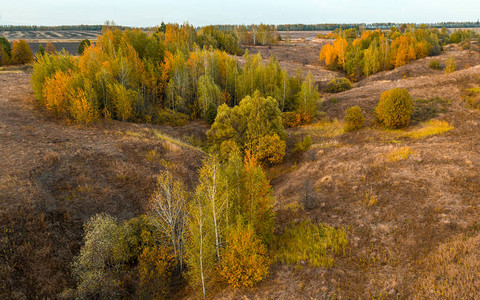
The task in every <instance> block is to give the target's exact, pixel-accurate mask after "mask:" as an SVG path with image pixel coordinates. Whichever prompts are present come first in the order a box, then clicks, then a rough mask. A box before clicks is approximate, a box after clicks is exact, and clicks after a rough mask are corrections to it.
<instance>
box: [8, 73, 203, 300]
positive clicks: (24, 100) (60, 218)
mask: <svg viewBox="0 0 480 300" xmlns="http://www.w3.org/2000/svg"><path fill="white" fill-rule="evenodd" d="M31 98H32V92H31V87H30V82H29V74H27V73H23V72H20V73H18V72H3V73H1V72H0V157H1V159H0V170H1V172H0V282H1V284H0V298H2V299H12V298H20V299H23V298H28V299H34V298H46V297H48V298H55V296H56V295H58V293H60V292H62V290H63V289H65V288H66V287H73V280H72V277H71V274H70V264H71V262H72V259H73V257H74V256H75V255H77V254H78V251H79V247H80V245H81V242H82V234H83V229H82V226H83V223H84V222H85V221H86V220H88V219H89V218H90V217H91V216H92V215H94V214H96V213H100V212H107V213H109V214H111V215H114V216H117V217H118V218H119V219H122V220H123V219H127V218H131V217H133V216H135V215H138V214H140V213H143V212H145V204H146V201H147V200H148V198H149V196H150V193H151V192H152V190H153V188H154V184H155V176H156V174H158V173H159V172H160V171H162V170H164V169H165V168H171V169H172V170H173V172H174V174H175V175H176V176H177V177H178V178H181V179H182V180H184V181H185V182H186V184H187V185H188V186H189V187H190V188H191V187H192V186H193V185H194V184H195V182H196V177H197V175H196V171H197V169H198V167H199V166H200V165H201V160H202V158H203V156H204V155H203V153H202V152H201V151H199V150H196V149H195V148H193V147H187V146H185V145H184V144H183V143H181V142H179V141H177V140H175V139H171V138H169V137H168V136H166V137H164V136H162V133H170V134H175V135H176V138H177V139H181V138H184V137H187V136H190V135H195V136H200V135H203V134H204V132H205V125H203V123H202V124H200V123H193V124H189V125H187V126H184V127H182V128H176V129H172V128H169V127H161V126H147V125H141V124H138V125H137V124H127V123H121V122H114V121H112V122H102V123H99V124H96V125H94V126H92V127H88V128H85V127H77V126H74V125H68V124H63V123H62V121H59V120H51V119H49V118H48V117H46V114H44V113H39V112H38V111H35V108H34V106H33V104H31V102H30V100H31Z"/></svg>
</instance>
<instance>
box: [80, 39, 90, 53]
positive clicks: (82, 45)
mask: <svg viewBox="0 0 480 300" xmlns="http://www.w3.org/2000/svg"><path fill="white" fill-rule="evenodd" d="M90 44H91V43H90V40H88V39H84V40H82V41H81V42H80V44H78V49H77V53H78V54H79V55H82V54H83V52H85V48H87V47H88V46H90Z"/></svg>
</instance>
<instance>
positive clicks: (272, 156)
mask: <svg viewBox="0 0 480 300" xmlns="http://www.w3.org/2000/svg"><path fill="white" fill-rule="evenodd" d="M207 136H208V140H209V142H210V144H211V146H212V150H213V151H214V152H217V153H219V154H220V157H221V159H222V160H225V159H227V158H228V156H229V155H230V152H231V151H234V150H238V149H241V150H243V151H245V150H249V151H251V152H252V153H253V154H254V155H255V156H256V157H257V158H258V159H259V160H260V161H262V162H269V163H276V162H279V161H281V159H283V156H284V155H285V148H286V144H285V138H286V134H285V130H284V128H283V124H282V117H281V112H280V109H279V108H278V103H277V101H276V100H275V99H273V98H272V97H267V98H264V97H261V96H260V93H259V92H255V93H254V95H253V96H252V97H250V96H247V97H245V98H244V99H243V100H242V101H241V102H240V104H239V105H238V106H235V107H234V108H229V107H228V106H227V105H221V106H220V107H219V109H218V112H217V117H216V119H215V122H214V123H213V125H212V127H211V129H210V130H209V131H208V132H207ZM266 138H267V139H269V141H271V142H275V145H268V147H267V145H264V143H263V142H264V139H266Z"/></svg>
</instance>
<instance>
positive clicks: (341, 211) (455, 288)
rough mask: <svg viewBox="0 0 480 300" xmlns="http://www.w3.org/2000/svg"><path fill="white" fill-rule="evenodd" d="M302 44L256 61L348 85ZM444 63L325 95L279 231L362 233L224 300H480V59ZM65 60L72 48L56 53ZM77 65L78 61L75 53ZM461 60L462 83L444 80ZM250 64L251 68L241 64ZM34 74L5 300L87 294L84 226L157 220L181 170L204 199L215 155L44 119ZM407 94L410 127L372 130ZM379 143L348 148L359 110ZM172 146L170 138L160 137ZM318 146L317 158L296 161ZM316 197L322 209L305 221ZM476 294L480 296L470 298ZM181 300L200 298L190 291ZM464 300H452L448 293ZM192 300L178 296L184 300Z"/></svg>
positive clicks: (14, 145) (12, 200) (20, 133)
mask: <svg viewBox="0 0 480 300" xmlns="http://www.w3.org/2000/svg"><path fill="white" fill-rule="evenodd" d="M306 37H309V36H308V35H306V36H304V37H303V38H302V40H298V41H297V42H295V43H293V44H288V45H285V44H282V45H278V46H272V47H248V50H249V52H250V53H256V52H261V53H262V56H263V58H264V59H268V56H269V55H270V54H275V55H276V56H277V58H278V59H279V61H280V64H281V66H282V67H284V68H286V69H287V70H288V72H289V73H290V74H294V73H295V70H296V69H297V68H300V69H301V70H303V71H304V72H306V71H312V73H313V75H314V77H315V80H316V81H317V84H318V85H319V86H320V88H321V89H323V87H324V85H325V83H326V82H327V81H328V80H330V79H332V78H335V77H343V76H344V75H343V74H342V73H340V72H333V71H329V70H326V69H325V68H324V67H323V66H321V65H320V64H319V63H318V52H319V51H320V48H321V46H322V45H323V44H324V43H326V42H328V41H324V40H319V39H313V40H305V38H306ZM450 48H451V49H449V51H447V52H444V53H442V54H441V55H439V56H437V57H433V58H432V57H429V58H424V59H420V60H417V61H414V62H412V63H410V64H408V65H405V66H402V67H399V68H397V69H394V70H390V71H385V72H380V73H377V74H375V75H373V76H370V77H368V78H365V79H363V80H362V81H360V82H358V83H356V84H354V86H353V88H352V89H351V90H348V91H345V92H342V93H339V94H324V95H323V96H324V97H323V101H322V103H321V105H320V107H319V111H318V119H319V120H317V121H315V122H314V123H313V124H309V125H305V126H301V127H298V128H291V129H288V130H287V134H288V139H287V144H288V147H289V148H288V149H289V150H288V153H287V157H286V158H285V160H284V162H283V163H281V164H280V165H276V166H271V167H269V168H267V173H268V174H269V177H270V179H271V184H272V187H273V191H274V195H275V210H276V213H277V224H278V227H279V228H281V227H284V226H286V225H287V224H289V223H290V222H292V221H298V220H303V219H307V218H309V219H312V220H315V221H318V222H322V223H326V224H328V225H332V226H342V227H346V228H348V231H349V243H350V245H349V248H348V251H347V253H346V255H345V256H343V257H336V258H335V261H336V265H335V266H334V267H333V268H332V269H329V270H328V269H323V268H311V267H309V266H308V265H307V264H306V263H305V264H301V265H299V266H289V265H284V264H278V263H277V264H274V265H273V266H272V268H271V270H270V275H269V277H268V278H267V279H265V280H264V281H262V282H260V283H259V284H258V285H257V286H256V287H255V288H254V289H249V288H245V289H236V288H231V287H226V288H225V289H223V290H221V291H217V293H216V294H215V295H212V296H213V298H216V299H266V298H268V299H319V298H320V299H324V298H344V299H345V298H346V299H350V298H361V299H367V298H393V299H396V298H418V299H424V298H432V299H434V298H439V297H441V295H440V293H439V292H438V291H439V290H440V289H442V290H443V291H446V292H445V294H444V295H453V296H456V297H459V298H476V297H478V295H479V292H478V290H476V291H475V290H474V289H475V288H478V286H479V283H478V279H477V277H478V271H480V266H479V264H478V260H479V259H478V258H479V257H480V250H479V249H480V238H479V237H480V232H479V228H480V227H479V225H478V224H479V219H480V210H479V207H480V202H479V201H480V185H479V182H480V143H479V141H480V111H478V110H470V109H468V108H466V107H465V105H464V101H463V99H462V93H463V91H464V89H465V88H469V87H473V86H478V85H480V54H479V53H477V52H470V51H465V50H460V49H459V48H458V47H450ZM57 49H58V50H60V49H59V48H57ZM75 50H76V49H75ZM450 56H454V57H455V59H456V61H457V71H455V72H453V73H451V74H445V73H444V71H436V70H432V69H430V68H429V67H428V66H429V62H430V60H432V59H437V60H439V62H440V64H441V65H444V64H445V61H446V59H447V58H448V57H450ZM238 59H239V60H240V62H242V61H241V59H242V58H238ZM29 72H30V71H29V70H28V69H27V70H25V69H20V70H14V69H8V70H7V71H0V157H2V159H1V160H0V170H2V172H1V173H0V241H1V243H0V282H2V283H5V284H0V298H5V299H10V298H13V299H32V298H55V297H56V296H57V295H58V294H59V293H61V292H62V291H63V290H65V289H66V288H69V287H73V286H74V280H73V278H72V275H71V272H70V263H71V261H72V259H73V257H74V256H75V255H77V254H78V252H79V249H80V246H81V244H82V234H83V230H82V225H83V223H84V222H85V221H86V220H88V219H89V218H90V217H91V216H92V215H94V214H96V213H100V212H107V213H109V214H111V215H114V216H116V217H118V218H119V219H121V220H126V219H129V218H131V217H133V216H136V215H138V214H140V213H143V212H145V210H146V202H147V200H148V198H149V196H150V194H151V193H152V190H153V187H154V183H155V176H156V174H158V173H159V172H160V171H162V170H164V169H166V168H167V167H169V168H173V170H174V173H175V176H176V177H177V178H179V179H181V180H182V181H184V182H185V183H186V185H187V187H188V189H189V190H190V191H191V190H192V189H193V188H194V186H195V185H196V182H197V171H198V168H199V167H200V166H201V163H202V159H203V158H204V156H205V154H204V153H203V152H202V151H201V150H200V149H197V148H196V147H194V146H193V145H190V144H189V143H190V142H192V141H198V140H200V141H204V140H205V132H206V131H207V130H208V128H209V127H208V125H207V124H206V123H204V122H201V121H194V122H192V123H190V124H188V125H185V126H182V127H168V126H156V125H151V124H133V123H124V122H117V121H100V122H98V123H96V124H94V125H91V126H89V127H83V126H76V125H71V124H67V123H66V121H62V120H56V119H53V118H51V117H48V116H47V115H46V114H45V112H44V111H42V110H41V109H39V108H38V107H36V106H35V105H34V102H33V101H32V98H33V94H32V90H31V87H30V79H29V76H30V73H29ZM395 87H401V88H406V89H407V90H408V91H409V92H410V94H411V95H412V96H413V97H414V98H415V99H418V98H421V99H423V100H417V101H418V103H423V104H422V106H419V107H420V110H419V111H417V112H416V114H415V118H414V119H413V122H412V126H411V127H410V128H409V129H407V130H386V129H383V128H381V127H380V126H378V125H377V124H376V123H375V122H374V113H373V111H374V109H375V106H376V104H377V102H378V99H379V97H380V94H381V93H382V92H383V91H386V90H388V89H392V88H395ZM355 105H358V106H360V107H361V109H362V111H363V113H364V114H365V116H366V119H367V121H366V128H363V129H361V130H360V131H358V132H353V133H344V132H343V127H342V126H343V122H342V120H343V118H344V114H345V110H346V109H347V108H348V107H351V106H355ZM162 135H164V137H163V138H162ZM307 135H310V136H311V137H312V140H313V145H312V146H311V147H310V148H309V149H308V150H307V151H306V152H304V153H302V154H299V153H294V152H293V151H292V149H293V145H294V144H295V143H296V142H297V141H299V140H300V139H302V138H303V137H305V136H307ZM305 189H310V190H311V191H310V192H311V194H312V195H314V196H313V197H314V203H313V205H312V207H311V208H309V209H302V208H300V206H301V199H302V193H303V192H304V191H305ZM466 284H469V285H471V286H472V291H471V293H467V292H469V291H465V289H462V286H465V285H466ZM185 293H186V294H183V293H180V294H179V295H180V296H182V297H187V298H195V296H196V295H195V294H193V293H189V292H188V291H187V292H185ZM449 293H450V294H449ZM180 296H179V297H180Z"/></svg>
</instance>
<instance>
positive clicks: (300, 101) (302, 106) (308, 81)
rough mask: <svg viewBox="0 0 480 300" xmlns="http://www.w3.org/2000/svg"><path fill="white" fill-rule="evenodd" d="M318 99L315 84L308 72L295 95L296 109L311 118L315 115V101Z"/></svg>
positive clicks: (318, 95)
mask: <svg viewBox="0 0 480 300" xmlns="http://www.w3.org/2000/svg"><path fill="white" fill-rule="evenodd" d="M319 99H320V94H319V92H318V89H317V86H316V85H315V81H314V79H313V75H312V73H310V72H308V74H307V77H306V78H305V81H304V82H303V83H302V87H301V89H300V93H298V95H297V111H298V112H299V113H300V114H302V115H306V116H310V118H313V117H314V116H315V115H316V103H317V101H318V100H319Z"/></svg>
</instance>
